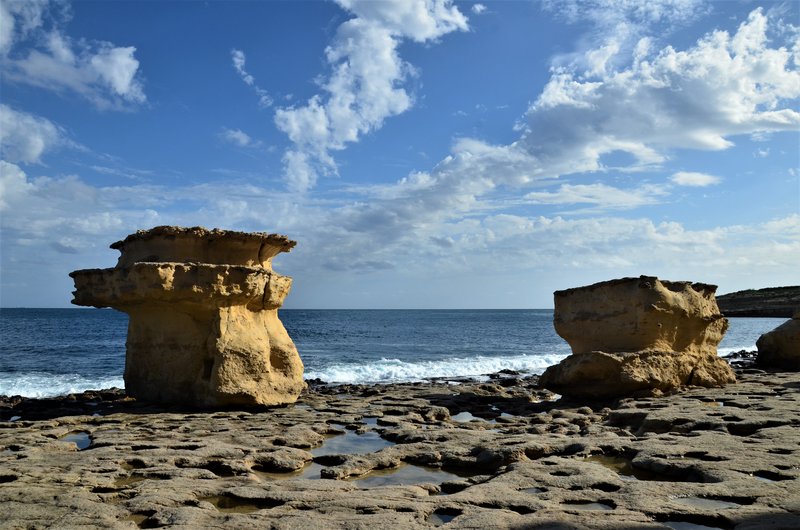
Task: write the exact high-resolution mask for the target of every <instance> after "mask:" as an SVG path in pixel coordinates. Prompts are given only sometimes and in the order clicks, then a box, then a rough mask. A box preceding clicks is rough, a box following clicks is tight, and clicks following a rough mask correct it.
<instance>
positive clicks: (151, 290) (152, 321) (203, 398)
mask: <svg viewBox="0 0 800 530" xmlns="http://www.w3.org/2000/svg"><path fill="white" fill-rule="evenodd" d="M294 246H295V242H294V241H291V240H290V239H288V238H286V237H285V236H282V235H277V234H266V233H246V232H234V231H227V230H218V229H214V230H207V229H205V228H202V227H194V228H182V227H174V226H159V227H156V228H153V229H151V230H140V231H138V232H136V233H135V234H131V235H129V236H128V237H127V238H125V239H124V240H122V241H118V242H116V243H114V244H112V245H111V248H113V249H116V250H119V251H120V252H121V256H120V258H119V261H118V263H117V265H116V267H114V268H110V269H86V270H78V271H74V272H72V273H70V276H71V277H72V278H73V279H74V281H75V291H74V292H73V296H74V300H72V303H73V304H76V305H82V306H94V307H113V308H115V309H119V310H120V311H123V312H125V313H127V314H128V315H129V316H130V323H129V325H128V339H127V342H126V350H127V355H126V360H125V390H126V392H127V394H128V395H129V396H132V397H135V398H137V399H141V400H145V401H152V402H159V403H172V404H183V405H195V406H227V405H244V406H252V405H278V404H284V403H294V402H295V401H296V399H297V397H298V396H299V395H300V392H301V391H302V390H303V388H304V387H305V383H304V382H303V363H302V361H301V360H300V356H299V354H298V353H297V348H296V347H295V345H294V343H293V342H292V339H291V338H290V337H289V334H288V333H287V332H286V329H285V328H284V327H283V324H282V323H281V321H280V320H279V319H278V308H279V307H280V306H281V305H282V304H283V300H284V298H286V295H287V294H288V293H289V289H290V288H291V285H292V279H291V278H289V277H286V276H281V275H279V274H276V273H275V272H273V271H272V259H273V258H274V257H275V256H276V255H278V254H279V253H281V252H288V251H289V250H291V248H292V247H294Z"/></svg>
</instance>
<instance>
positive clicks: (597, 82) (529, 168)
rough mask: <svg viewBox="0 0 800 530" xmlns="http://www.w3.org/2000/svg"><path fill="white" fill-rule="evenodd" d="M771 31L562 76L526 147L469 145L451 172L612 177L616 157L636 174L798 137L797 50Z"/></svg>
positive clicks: (464, 143) (643, 54) (529, 120)
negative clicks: (607, 173)
mask: <svg viewBox="0 0 800 530" xmlns="http://www.w3.org/2000/svg"><path fill="white" fill-rule="evenodd" d="M768 30H769V20H768V17H767V16H766V15H765V14H764V13H763V12H762V10H761V9H756V10H754V11H753V12H752V13H751V14H750V15H749V17H748V18H747V20H746V21H745V22H743V23H742V24H741V25H740V26H739V28H738V30H737V31H736V32H735V33H733V34H729V33H728V32H725V31H714V32H712V33H709V34H708V35H706V36H705V37H703V38H702V39H700V40H699V41H698V42H697V44H696V45H695V46H693V47H690V48H688V49H686V50H682V51H679V50H676V49H674V48H672V47H671V46H667V47H665V48H663V49H661V50H651V49H649V48H647V47H640V48H639V49H638V50H637V51H636V52H633V55H632V56H630V57H629V64H628V65H627V66H625V67H624V68H621V69H619V70H615V71H611V72H605V71H599V72H598V71H595V70H592V71H582V70H576V69H574V68H562V67H560V68H555V69H554V70H553V72H552V75H551V78H550V80H549V81H548V83H547V84H546V86H545V87H544V89H543V90H542V92H541V94H540V95H539V97H538V98H537V99H536V100H535V101H534V103H533V104H532V105H531V106H530V108H529V109H528V111H527V113H526V114H525V117H524V119H523V120H522V122H521V123H520V125H519V129H520V130H521V132H522V136H521V137H520V138H519V139H518V140H517V141H516V142H514V143H512V144H509V145H499V146H497V145H490V144H487V143H484V142H480V141H477V140H470V139H462V140H460V141H459V142H457V143H456V145H455V147H454V151H453V156H451V157H450V158H448V159H446V160H445V161H443V163H442V165H449V166H453V165H460V166H464V167H463V168H462V171H463V174H464V175H475V176H476V178H484V179H490V180H491V181H492V182H493V183H494V184H512V185H518V186H519V185H526V184H529V183H531V182H533V181H535V180H537V179H541V178H544V177H559V176H564V175H569V174H575V173H583V172H591V171H604V170H606V169H607V168H606V167H605V165H604V164H603V157H604V156H606V155H609V154H612V153H615V152H618V153H627V154H629V155H631V156H632V157H633V158H634V159H635V164H634V165H633V166H632V169H636V170H640V169H644V168H648V167H649V168H651V169H652V168H657V167H659V166H660V165H661V164H662V163H664V162H665V161H666V160H667V159H668V157H669V155H670V152H671V151H672V150H674V149H678V148H681V149H700V150H723V149H727V148H729V147H731V146H732V145H733V141H732V140H731V137H733V136H736V135H746V134H753V133H756V132H779V131H791V130H796V129H797V127H798V125H800V112H797V110H795V108H794V105H795V104H796V102H797V98H798V97H800V72H798V69H797V66H798V64H800V61H798V60H797V58H795V56H794V55H795V54H794V52H793V51H792V48H791V46H794V45H796V43H794V42H788V43H785V44H786V45H781V44H782V43H781V42H779V41H776V40H775V39H770V38H768V37H767V32H768ZM623 169H624V168H623Z"/></svg>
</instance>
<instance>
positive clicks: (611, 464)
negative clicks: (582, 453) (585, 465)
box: [586, 455, 667, 480]
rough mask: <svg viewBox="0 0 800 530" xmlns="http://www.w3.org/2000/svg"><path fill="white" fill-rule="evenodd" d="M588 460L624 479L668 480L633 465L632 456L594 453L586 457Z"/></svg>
mask: <svg viewBox="0 0 800 530" xmlns="http://www.w3.org/2000/svg"><path fill="white" fill-rule="evenodd" d="M586 461H587V462H594V463H595V464H600V465H601V466H604V467H607V468H608V469H611V470H612V471H614V472H615V473H617V474H618V475H619V476H620V478H621V479H622V480H667V479H666V478H665V477H662V476H659V475H658V474H657V473H653V472H652V471H647V470H645V469H639V468H637V467H634V466H633V463H632V462H631V459H630V458H625V457H622V456H606V455H592V456H588V457H586Z"/></svg>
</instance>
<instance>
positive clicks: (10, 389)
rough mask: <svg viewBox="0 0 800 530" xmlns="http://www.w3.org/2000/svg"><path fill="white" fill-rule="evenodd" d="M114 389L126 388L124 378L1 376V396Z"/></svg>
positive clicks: (43, 394)
mask: <svg viewBox="0 0 800 530" xmlns="http://www.w3.org/2000/svg"><path fill="white" fill-rule="evenodd" d="M112 387H116V388H125V381H124V380H123V379H122V376H119V377H113V376H111V377H98V378H90V377H85V376H82V375H79V374H48V373H43V372H30V373H13V374H7V373H3V374H0V396H23V397H29V398H48V397H56V396H65V395H67V394H77V393H80V392H84V391H86V390H101V389H106V388H112Z"/></svg>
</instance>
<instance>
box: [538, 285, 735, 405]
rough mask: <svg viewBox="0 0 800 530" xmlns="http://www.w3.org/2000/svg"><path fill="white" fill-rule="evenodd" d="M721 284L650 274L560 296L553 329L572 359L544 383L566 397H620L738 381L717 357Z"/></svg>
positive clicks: (723, 323) (559, 293) (721, 319)
mask: <svg viewBox="0 0 800 530" xmlns="http://www.w3.org/2000/svg"><path fill="white" fill-rule="evenodd" d="M715 292H716V286H713V285H707V284H700V283H691V282H670V281H662V280H659V279H658V278H655V277H652V276H641V277H639V278H623V279H619V280H610V281H607V282H601V283H597V284H594V285H590V286H587V287H579V288H575V289H567V290H565V291H557V292H556V293H555V314H554V325H555V328H556V332H557V333H558V334H559V335H560V336H561V337H562V338H564V340H566V341H567V342H568V343H569V345H570V347H571V348H572V352H573V354H572V355H571V356H569V357H568V358H566V359H565V360H564V361H562V362H561V363H560V364H559V365H556V366H554V367H551V368H549V369H548V370H547V371H546V372H545V373H544V374H543V376H542V384H544V385H545V386H547V388H550V389H551V390H554V391H557V392H559V393H562V394H566V395H576V396H598V397H600V396H619V395H626V394H630V393H633V392H637V391H643V390H654V389H657V390H662V391H667V390H671V389H674V388H677V387H679V386H681V385H687V384H692V385H700V386H720V385H724V384H726V383H729V382H733V381H735V376H734V374H733V371H732V370H731V368H730V366H728V363H726V362H725V361H724V360H722V359H720V358H719V357H717V345H719V343H720V341H721V340H722V337H723V336H724V334H725V331H726V330H727V329H728V321H727V320H726V319H725V318H724V317H723V316H722V315H721V314H720V311H719V308H718V307H717V303H716V299H715V296H714V294H715Z"/></svg>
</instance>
